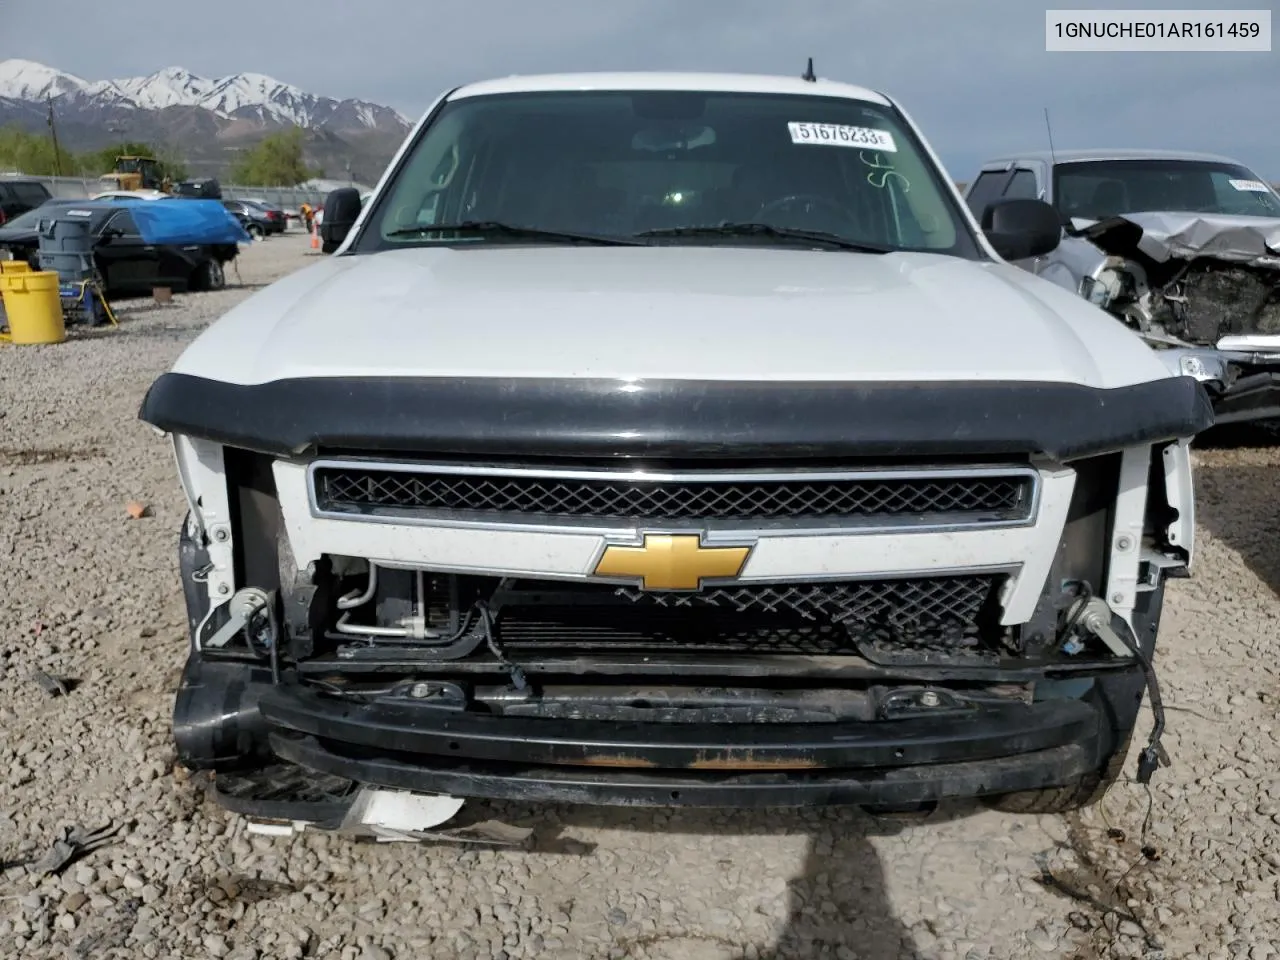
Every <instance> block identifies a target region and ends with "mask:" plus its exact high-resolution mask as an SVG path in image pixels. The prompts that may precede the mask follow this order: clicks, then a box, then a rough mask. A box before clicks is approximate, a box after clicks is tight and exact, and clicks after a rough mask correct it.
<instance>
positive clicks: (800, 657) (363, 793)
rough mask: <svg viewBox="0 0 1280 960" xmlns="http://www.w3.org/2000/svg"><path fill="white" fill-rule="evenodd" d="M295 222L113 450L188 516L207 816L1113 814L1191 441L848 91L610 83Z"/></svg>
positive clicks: (180, 703) (192, 736)
mask: <svg viewBox="0 0 1280 960" xmlns="http://www.w3.org/2000/svg"><path fill="white" fill-rule="evenodd" d="M324 206H325V214H326V216H325V222H324V227H323V230H324V233H325V239H326V241H327V242H328V243H329V244H330V245H331V246H332V247H333V248H334V249H336V253H335V254H334V255H333V256H331V257H327V258H325V259H324V260H323V261H320V262H317V263H315V264H313V265H311V266H309V267H307V268H306V269H303V270H300V271H298V272H297V273H294V274H292V275H290V276H288V277H286V278H284V279H282V280H280V281H278V282H276V283H274V284H273V285H271V286H270V287H268V288H266V289H264V290H262V291H259V292H257V293H255V294H254V295H253V296H252V297H250V298H249V299H247V300H245V301H244V302H242V303H241V304H240V305H238V306H236V307H234V308H233V309H232V310H230V311H229V312H228V313H227V314H226V315H225V316H224V317H222V318H221V319H220V320H219V321H218V322H216V323H215V324H213V325H212V326H211V327H210V328H209V329H208V330H207V331H205V332H204V333H203V334H202V335H201V336H200V337H199V339H198V340H197V341H196V342H195V343H193V344H192V345H191V346H190V347H189V348H188V349H187V351H186V352H185V353H184V354H183V355H182V357H181V358H180V359H179V360H178V362H177V363H176V365H175V366H174V367H173V369H172V371H171V372H169V373H166V374H164V375H163V376H161V377H160V378H159V379H158V380H157V381H156V382H155V384H154V385H153V386H152V387H151V389H150V392H149V393H148V395H147V397H146V400H145V402H144V404H143V407H142V411H141V417H142V419H143V420H145V421H147V422H149V423H151V424H153V425H154V426H155V427H157V428H159V429H160V430H162V431H164V432H166V433H168V434H170V435H172V437H173V443H174V446H175V449H176V453H177V463H178V467H179V473H180V475H181V480H182V483H183V485H184V488H185V490H186V493H187V496H188V498H189V501H190V516H189V518H188V520H187V522H186V524H185V526H184V528H183V531H182V535H181V542H180V543H181V545H180V568H181V577H182V583H183V587H184V589H185V591H186V596H187V601H188V606H189V612H190V627H191V649H190V658H189V661H188V665H187V668H186V673H185V676H184V678H183V680H182V683H181V688H180V689H179V691H178V695H177V704H176V708H175V717H174V724H175V737H176V740H177V745H178V749H179V753H180V756H181V758H182V760H183V762H184V763H186V764H187V765H188V766H190V767H193V768H200V769H212V770H214V771H216V772H217V776H216V780H215V784H216V788H217V793H218V798H219V799H220V801H221V802H223V803H224V804H225V805H227V806H228V807H230V808H232V809H234V810H239V811H241V812H244V813H247V814H251V815H253V816H256V817H274V818H277V819H283V820H292V821H303V822H307V823H313V824H315V823H318V824H320V825H322V826H326V827H330V828H335V829H336V828H338V827H339V826H342V827H343V829H354V827H352V823H353V817H355V818H356V819H360V817H358V816H356V815H355V814H353V813H352V811H353V810H355V811H364V812H365V814H367V811H368V810H369V809H371V808H372V807H373V806H376V804H373V803H372V802H371V800H370V798H373V799H375V800H385V799H386V798H387V797H388V796H391V797H392V798H393V799H395V798H399V799H398V800H397V801H396V802H399V801H400V800H403V799H404V798H405V797H417V798H426V799H428V800H431V801H439V802H440V803H444V804H445V807H447V808H448V809H449V810H452V809H455V807H453V806H450V804H452V803H453V802H454V801H457V802H461V801H462V800H464V799H465V798H469V797H489V798H514V799H521V800H526V801H528V800H534V801H557V802H559V801H567V802H583V803H602V804H642V805H644V804H648V805H682V804H684V805H714V806H729V807H738V806H762V805H770V806H774V805H818V804H836V803H839V804H863V805H868V806H873V807H877V808H882V809H883V808H892V809H919V808H920V807H921V806H922V805H929V804H933V803H936V802H937V801H938V800H939V799H941V798H945V797H959V796H984V797H990V798H993V800H994V802H997V803H1001V804H1003V805H1004V806H1005V807H1006V808H1013V809H1020V810H1053V809H1064V808H1068V807H1072V806H1076V805H1079V804H1083V803H1088V802H1090V801H1092V800H1093V799H1094V798H1096V797H1097V796H1099V795H1100V793H1101V792H1102V791H1103V790H1105V789H1106V787H1107V786H1108V785H1109V784H1110V783H1111V782H1112V781H1113V780H1114V779H1115V777H1116V776H1117V771H1118V767H1119V765H1120V764H1122V763H1123V761H1124V759H1125V756H1126V751H1127V749H1128V747H1129V743H1130V737H1131V734H1133V732H1134V730H1135V727H1136V726H1137V724H1138V722H1139V716H1140V713H1139V711H1140V706H1141V704H1142V702H1143V697H1144V694H1145V693H1146V692H1147V691H1154V690H1155V689H1156V688H1155V674H1154V671H1153V669H1152V666H1151V657H1152V654H1153V649H1154V644H1155V642H1156V632H1157V626H1158V624H1159V620H1160V610H1161V603H1162V599H1163V596H1164V587H1165V582H1166V580H1167V578H1169V577H1174V576H1183V575H1186V574H1187V572H1188V570H1189V568H1190V565H1191V561H1192V545H1193V519H1194V517H1193V503H1192V486H1191V465H1190V460H1189V456H1188V441H1189V439H1190V438H1191V437H1192V436H1193V435H1195V434H1196V433H1197V432H1199V431H1200V430H1202V429H1204V428H1205V427H1207V426H1208V425H1209V424H1210V423H1211V418H1212V414H1211V411H1210V408H1209V404H1208V400H1207V397H1206V394H1205V392H1204V389H1203V388H1202V387H1201V386H1200V385H1199V384H1197V383H1196V382H1195V381H1194V380H1193V379H1191V378H1188V377H1180V376H1173V375H1172V374H1171V372H1170V371H1169V370H1168V369H1167V368H1166V367H1165V366H1164V364H1162V363H1161V362H1160V360H1159V359H1157V358H1156V356H1155V355H1154V354H1153V353H1152V352H1151V350H1149V349H1148V348H1147V347H1146V346H1145V345H1144V344H1143V343H1142V342H1141V341H1140V340H1139V339H1138V338H1137V337H1136V336H1134V335H1133V334H1132V333H1130V332H1129V331H1127V330H1125V329H1124V328H1123V327H1122V326H1121V325H1120V324H1117V323H1116V322H1115V321H1114V320H1113V319H1111V318H1110V317H1109V316H1108V315H1107V314H1106V313H1105V312H1103V311H1102V310H1100V309H1098V308H1097V307H1095V306H1093V305H1091V304H1089V303H1087V302H1085V301H1084V300H1083V299H1081V298H1080V297H1078V296H1076V295H1075V294H1074V293H1072V292H1070V291H1067V290H1063V289H1061V288H1059V287H1056V286H1054V285H1053V284H1050V283H1048V282H1046V281H1044V280H1041V279H1039V278H1037V277H1034V276H1031V275H1029V274H1028V273H1026V272H1024V271H1022V270H1020V269H1018V268H1017V267H1016V266H1013V265H1011V264H1010V263H1008V262H1006V260H1007V259H1015V258H1019V257H1025V256H1034V255H1036V254H1037V253H1039V252H1044V251H1047V250H1051V249H1052V248H1053V247H1054V246H1055V245H1056V244H1057V242H1058V237H1059V225H1058V219H1057V217H1056V215H1055V214H1054V212H1053V211H1052V210H1051V209H1050V208H1048V207H1047V206H1046V205H1045V204H1043V203H1040V202H1039V201H1037V200H1034V199H1031V200H1027V199H1022V200H1010V201H1006V202H1004V203H1001V204H997V205H996V206H995V207H994V208H993V210H992V211H991V212H989V214H988V223H987V229H986V232H985V233H984V232H983V230H981V229H980V228H979V226H978V224H977V222H976V221H975V220H974V218H973V217H972V216H971V215H970V214H969V212H968V210H967V209H966V208H965V205H964V203H963V201H962V198H961V197H960V196H959V194H958V193H957V191H956V190H955V188H954V186H953V185H952V183H951V180H950V178H949V177H948V176H946V174H945V173H944V172H943V170H942V169H941V166H940V164H939V162H938V160H937V158H936V157H935V155H934V153H933V151H932V150H931V149H930V147H929V146H928V144H927V143H926V141H925V140H924V138H923V136H922V135H921V133H920V132H919V131H918V130H917V128H916V127H915V125H914V124H913V123H912V121H911V119H910V118H909V117H908V116H907V114H906V113H905V111H904V110H903V109H902V108H901V107H899V106H898V105H897V104H896V103H895V102H894V101H893V100H892V99H890V98H889V97H887V96H885V95H883V94H880V93H876V92H873V91H871V90H867V89H863V88H860V87H856V86H850V85H846V84H843V83H836V82H831V81H827V80H810V79H807V78H804V79H801V78H793V79H788V78H780V77H765V76H736V75H686V74H666V73H652V74H601V75H582V76H576V75H575V76H544V77H515V78H508V79H502V80H494V81H490V82H484V83H476V84H472V85H469V86H464V87H460V88H458V89H454V90H451V91H449V92H448V93H447V94H445V95H444V96H442V97H441V98H440V99H439V100H438V102H436V103H435V104H434V105H433V106H432V107H431V108H430V110H429V111H428V113H427V114H426V115H425V116H424V118H423V119H422V121H421V122H420V123H419V124H418V125H417V127H416V128H415V129H414V130H413V131H412V133H411V134H410V135H409V136H408V138H407V140H406V142H405V143H404V145H403V146H402V148H401V149H400V152H399V154H398V155H397V156H396V158H395V159H394V161H393V162H392V163H391V165H390V166H389V168H388V170H387V172H386V174H385V175H384V177H383V179H382V182H381V183H380V184H379V185H378V187H377V189H376V192H375V194H374V196H373V197H372V199H371V200H370V201H369V202H368V203H366V204H363V205H362V204H361V201H360V196H359V194H358V193H357V192H356V191H354V190H345V191H344V190H339V191H335V192H334V193H333V194H331V195H330V196H329V198H328V199H327V201H326V203H325V205H324ZM1152 706H1153V709H1154V710H1155V712H1156V714H1157V716H1158V715H1159V704H1158V701H1153V702H1152ZM1159 733H1160V724H1157V725H1156V726H1155V727H1154V728H1153V729H1152V732H1151V735H1150V736H1149V737H1147V736H1145V735H1143V736H1140V738H1139V739H1140V741H1145V742H1143V745H1142V749H1141V750H1140V751H1139V753H1138V769H1139V775H1140V777H1142V778H1146V777H1149V776H1150V775H1151V773H1152V771H1153V770H1154V769H1155V768H1156V767H1157V766H1159V764H1160V762H1161V758H1162V756H1163V754H1162V751H1161V749H1160V746H1159ZM387 791H401V793H398V794H397V793H392V794H388V793H387ZM445 798H451V799H448V800H446V799H445ZM394 806H395V805H394V803H390V802H389V803H388V804H382V806H380V807H379V809H380V810H381V811H382V812H381V813H380V814H378V816H373V815H367V816H365V815H364V814H362V815H361V816H364V819H363V820H361V823H364V824H365V825H366V826H367V825H368V824H370V823H374V824H375V825H377V826H378V829H393V826H388V824H393V822H394V823H398V824H399V826H398V827H394V829H401V830H416V829H419V828H420V827H421V826H422V825H421V824H420V823H419V824H417V825H416V826H415V825H414V824H406V823H404V822H401V821H397V820H396V819H395V815H394V814H393V813H388V812H387V811H388V810H391V809H392V808H393V807H394ZM395 809H403V808H398V807H397V808H395ZM436 809H439V804H438V803H437V806H436ZM343 825H345V826H343Z"/></svg>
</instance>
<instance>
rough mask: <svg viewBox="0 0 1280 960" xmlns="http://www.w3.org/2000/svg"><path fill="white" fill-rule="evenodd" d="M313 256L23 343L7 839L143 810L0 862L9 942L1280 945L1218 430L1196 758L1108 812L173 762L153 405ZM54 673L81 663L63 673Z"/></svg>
mask: <svg viewBox="0 0 1280 960" xmlns="http://www.w3.org/2000/svg"><path fill="white" fill-rule="evenodd" d="M308 262H309V259H308V250H307V248H306V240H305V238H303V237H284V238H277V239H272V240H270V241H267V242H266V243H262V244H258V245H255V246H254V247H252V248H250V249H249V250H247V251H246V252H245V254H244V255H243V257H242V263H241V265H240V275H241V279H242V281H243V284H244V286H240V287H238V288H235V289H230V290H227V291H223V292H219V293H214V294H203V295H193V296H182V297H178V298H175V301H174V303H173V304H171V305H167V306H159V305H155V304H151V303H149V302H136V303H133V304H127V305H125V309H124V310H123V314H122V325H121V327H120V329H118V330H114V331H103V332H87V333H81V334H77V335H76V336H75V337H74V338H73V339H72V340H71V341H70V342H68V343H66V344H62V345H59V346H55V347H39V348H36V347H23V348H18V347H5V348H0V860H3V861H5V862H6V864H12V863H13V862H15V861H21V860H23V859H25V858H27V857H29V856H30V855H33V854H34V855H39V854H41V853H43V852H44V851H45V850H47V849H48V848H49V846H50V844H51V843H52V841H54V840H55V839H56V838H57V836H58V835H59V830H60V829H61V827H63V826H64V825H69V824H73V823H76V824H80V825H82V826H84V827H87V828H95V827H99V826H102V825H104V824H107V823H109V822H113V821H114V822H116V823H120V824H124V826H123V828H122V830H121V833H120V835H119V837H118V839H117V841H116V842H115V843H114V844H111V845H109V846H105V847H103V848H101V849H98V850H96V851H95V852H93V853H91V854H89V855H88V856H86V857H85V858H84V859H83V860H81V861H79V862H78V863H76V864H75V865H73V866H72V867H70V868H69V869H68V870H67V871H66V872H65V874H64V875H63V876H62V877H61V878H60V879H43V880H42V879H40V878H38V877H35V876H33V875H32V874H30V873H28V872H27V871H26V869H25V868H24V867H22V866H12V865H8V866H7V867H6V869H4V870H3V873H0V957H4V958H8V957H15V958H16V957H28V958H33V960H35V958H44V957H50V958H53V957H56V958H64V957H74V958H104V957H120V958H125V957H128V958H133V957H145V958H148V960H154V958H158V957H166V958H167V957H174V958H191V957H199V958H202V957H215V958H223V957H227V958H231V960H255V958H263V960H265V958H272V960H274V958H296V957H331V958H339V957H340V958H342V960H379V958H381V960H387V958H391V957H394V958H400V960H404V958H409V957H413V958H427V957H460V958H470V957H484V958H490V957H491V958H503V957H507V958H513V957H540V958H543V957H566V958H596V957H611V958H613V957H637V958H645V957H647V958H672V960H674V958H682V960H704V958H705V960H711V958H773V957H778V958H781V957H804V958H808V957H833V958H865V960H888V958H899V957H903V958H909V957H922V958H930V960H934V958H939V960H940V958H966V960H968V958H988V957H989V958H1013V957H1040V956H1044V957H1079V958H1085V957H1160V956H1164V957H1169V958H1173V957H1189V956H1203V957H1223V958H1227V957H1248V958H1250V960H1261V958H1264V957H1269V956H1273V955H1276V954H1280V902H1278V899H1277V898H1278V892H1277V874H1278V872H1280V842H1278V841H1277V836H1278V835H1280V831H1278V830H1277V825H1278V824H1280V712H1278V710H1280V708H1278V707H1277V700H1278V698H1280V682H1278V681H1280V669H1278V668H1277V666H1276V653H1277V641H1276V634H1277V631H1278V630H1280V598H1278V597H1277V589H1280V541H1277V537H1276V534H1275V531H1276V530H1277V529H1280V470H1278V466H1280V450H1278V449H1272V448H1268V447H1267V446H1265V445H1255V446H1249V445H1248V444H1247V443H1245V444H1237V445H1235V446H1229V445H1227V446H1224V445H1221V444H1219V445H1218V446H1217V447H1215V448H1206V449H1202V450H1200V451H1199V452H1198V454H1197V464H1198V468H1199V472H1198V475H1197V484H1198V494H1199V501H1198V510H1199V521H1200V528H1199V536H1200V541H1199V555H1198V561H1197V569H1196V573H1195V576H1194V578H1193V579H1191V580H1189V581H1181V582H1177V583H1175V584H1174V585H1173V587H1172V590H1171V597H1170V599H1169V603H1168V613H1167V615H1166V619H1165V623H1164V627H1163V634H1162V650H1161V653H1160V655H1159V658H1158V666H1159V668H1160V677H1161V682H1162V687H1163V691H1164V695H1165V699H1166V702H1167V703H1168V705H1169V720H1170V730H1169V733H1168V735H1167V736H1166V738H1165V743H1166V745H1167V747H1168V749H1169V752H1170V753H1171V754H1172V756H1173V763H1174V765H1173V766H1172V768H1170V769H1166V770H1161V771H1160V772H1158V773H1157V775H1156V777H1155V780H1154V782H1153V784H1152V785H1151V789H1150V791H1148V790H1146V789H1145V788H1142V787H1140V786H1137V785H1135V784H1124V785H1121V786H1120V787H1118V788H1117V789H1116V790H1115V791H1114V792H1113V794H1111V796H1110V797H1108V799H1107V802H1106V803H1105V804H1104V805H1103V806H1102V807H1101V808H1095V810H1094V811H1092V812H1091V813H1090V814H1088V815H1082V816H1075V817H1068V818H1062V817H1033V816H1010V815H1004V814H997V813H993V812H990V811H986V810H984V809H982V808H981V807H977V806H972V805H960V806H953V807H951V808H949V809H946V810H943V811H940V812H939V813H938V814H936V815H935V816H934V817H932V818H931V819H930V820H928V821H925V822H920V823H910V824H902V823H895V822H889V821H883V820H876V819H872V818H869V817H867V816H865V815H864V814H862V813H859V812H856V811H830V812H826V813H822V814H792V813H769V814H760V815H727V814H719V813H715V814H713V813H698V812H675V813H651V812H627V811H613V810H603V811H601V810H591V809H578V808H567V807H566V808H554V809H547V808H525V807H513V806H503V807H498V808H495V809H494V810H492V811H491V812H492V813H493V814H494V815H495V816H497V817H499V818H501V819H504V820H506V821H508V822H513V823H518V824H523V825H528V826H532V827H533V828H534V830H535V834H534V837H535V842H534V845H533V849H532V850H531V851H520V852H512V851H503V852H494V851H475V850H465V849H462V848H458V847H454V846H447V845H440V846H409V845H401V844H386V845H365V844H354V843H350V842H346V841H342V842H338V841H334V840H331V839H329V838H326V837H323V836H313V835H304V836H303V837H300V838H298V839H295V840H273V839H264V838H258V837H252V838H251V837H248V836H246V834H245V832H244V825H243V823H242V822H240V821H238V820H237V819H236V818H233V817H229V816H227V815H224V814H223V813H221V812H220V811H219V810H218V809H217V808H215V807H213V806H211V805H208V804H206V803H205V802H204V801H203V799H202V797H201V796H200V795H199V793H198V792H197V791H196V790H195V789H194V788H193V786H192V785H191V784H190V783H189V782H187V781H186V780H185V779H184V778H183V777H182V776H181V774H180V773H177V774H175V771H174V768H173V753H172V749H171V747H170V741H169V727H168V723H169V711H170V708H171V703H172V699H171V692H172V690H173V689H174V684H175V681H176V678H177V675H178V670H179V667H180V665H181V663H182V660H183V656H184V651H185V644H186V639H185V635H184V627H183V610H182V605H181V598H180V593H179V588H178V581H177V573H176V555H175V544H176V537H177V531H178V526H179V523H180V521H181V518H182V514H183V505H182V502H181V497H180V493H179V490H178V486H177V483H176V480H175V477H174V472H173V469H172V461H171V458H170V453H169V449H168V447H167V445H166V443H165V442H164V441H163V440H162V439H160V438H159V437H157V436H156V435H155V434H154V433H153V432H152V431H151V430H150V429H149V428H148V427H146V426H144V425H143V424H141V423H139V422H138V421H137V420H136V413H137V410H138V404H139V401H140V400H141V398H142V395H143V392H144V391H145V390H146V388H147V386H148V385H149V384H150V382H151V380H152V379H153V378H154V377H155V376H156V375H157V374H158V373H160V372H161V371H163V370H164V369H165V368H167V367H168V366H169V364H170V363H171V362H172V361H173V360H174V359H175V358H176V357H177V355H178V353H179V352H180V351H181V350H182V348H183V346H184V345H185V344H186V343H188V342H189V341H190V340H191V339H192V338H193V337H194V336H195V335H196V334H197V333H199V331H200V330H201V329H203V328H204V327H205V326H206V325H207V324H208V323H209V322H210V321H212V320H213V319H215V318H216V317H217V316H218V315H219V314H220V313H221V312H222V311H224V310H226V309H227V308H228V307H229V306H231V305H232V304H234V303H236V302H238V301H239V300H241V299H243V298H244V297H245V296H247V295H248V294H249V293H250V292H251V290H252V287H253V286H254V285H255V284H261V283H263V282H265V281H268V280H270V279H272V278H274V277H277V276H280V275H282V274H284V273H287V272H289V271H292V270H294V269H298V268H300V267H302V266H304V265H305V264H306V263H308ZM235 280H236V278H235V277H234V276H233V277H232V281H233V283H234V282H235ZM1253 442H1254V443H1255V444H1258V443H1259V441H1258V440H1257V439H1256V438H1255V440H1254V441H1253ZM130 501H140V502H142V503H145V504H147V506H148V508H149V509H148V515H147V516H144V517H142V518H140V519H131V518H130V517H129V515H128V514H127V512H126V504H127V503H129V502H130ZM36 668H39V669H42V670H45V671H47V672H48V673H50V674H52V675H55V676H57V677H63V678H69V679H71V680H73V681H74V684H73V689H71V690H70V692H69V694H68V695H67V696H66V697H65V698H64V697H54V696H50V695H49V694H48V693H46V692H45V691H44V690H42V689H41V687H40V686H39V685H38V684H37V683H36V682H33V680H32V679H31V678H30V674H31V671H32V670H33V669H36ZM1149 722H1150V720H1149V716H1144V718H1143V721H1142V728H1141V729H1142V731H1143V732H1144V733H1145V731H1146V729H1147V728H1148V724H1149ZM1132 759H1133V758H1131V763H1130V766H1129V767H1128V768H1127V772H1128V773H1129V774H1132V772H1133V767H1132Z"/></svg>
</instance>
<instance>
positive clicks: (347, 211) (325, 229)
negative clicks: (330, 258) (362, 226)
mask: <svg viewBox="0 0 1280 960" xmlns="http://www.w3.org/2000/svg"><path fill="white" fill-rule="evenodd" d="M359 216H360V191H359V190H357V189H356V188H355V187H342V188H340V189H338V190H334V191H333V192H331V193H330V194H329V195H328V196H327V197H325V198H324V220H323V222H321V224H320V240H321V247H320V249H321V250H322V251H323V252H324V253H333V252H334V251H335V250H337V249H338V248H339V247H340V246H342V242H343V241H344V240H346V239H347V234H348V233H350V232H351V227H352V226H353V225H354V224H355V222H356V218H357V217H359Z"/></svg>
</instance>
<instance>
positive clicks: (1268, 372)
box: [1209, 364, 1280, 425]
mask: <svg viewBox="0 0 1280 960" xmlns="http://www.w3.org/2000/svg"><path fill="white" fill-rule="evenodd" d="M1209 396H1210V399H1211V401H1212V402H1213V410H1214V423H1215V424H1217V425H1222V424H1228V423H1243V422H1246V421H1250V420H1271V419H1276V418H1280V364H1277V365H1276V366H1275V367H1274V368H1271V369H1259V370H1253V371H1250V372H1246V373H1243V374H1242V375H1241V376H1239V377H1237V378H1236V379H1235V381H1234V382H1233V383H1232V384H1231V385H1230V386H1229V387H1227V388H1226V389H1225V390H1222V391H1220V392H1216V393H1215V392H1212V391H1211V392H1210V394H1209Z"/></svg>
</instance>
